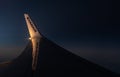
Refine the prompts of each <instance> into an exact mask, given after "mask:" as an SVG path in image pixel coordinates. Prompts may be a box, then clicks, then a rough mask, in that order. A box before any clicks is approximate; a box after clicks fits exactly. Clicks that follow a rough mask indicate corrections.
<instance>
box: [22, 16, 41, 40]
mask: <svg viewBox="0 0 120 77" xmlns="http://www.w3.org/2000/svg"><path fill="white" fill-rule="evenodd" d="M24 17H25V20H26V24H27V27H28V30H29V34H30V38H35V37H41V35H40V33H39V31H38V30H37V28H36V27H35V24H34V23H33V22H32V20H31V18H30V17H29V15H28V14H24Z"/></svg>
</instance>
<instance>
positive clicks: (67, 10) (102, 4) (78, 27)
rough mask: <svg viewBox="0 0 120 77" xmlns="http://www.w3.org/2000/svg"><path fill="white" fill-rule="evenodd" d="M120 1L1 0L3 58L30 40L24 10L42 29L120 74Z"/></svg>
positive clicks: (0, 50)
mask: <svg viewBox="0 0 120 77" xmlns="http://www.w3.org/2000/svg"><path fill="white" fill-rule="evenodd" d="M117 3H119V2H116V3H115V2H113V1H112V0H0V61H6V60H12V59H14V58H16V57H17V56H18V55H20V53H21V52H22V50H23V49H24V48H25V46H26V45H27V43H28V37H29V34H28V31H27V27H26V23H25V20H24V16H23V14H24V13H28V14H29V15H30V16H31V17H32V19H33V20H34V22H35V23H36V24H37V27H38V28H39V30H40V32H41V33H42V34H43V35H44V36H45V37H47V38H48V39H50V40H52V41H53V42H55V43H57V44H58V45H60V46H62V47H64V48H65V49H67V50H70V51H71V52H73V53H75V54H77V55H80V56H81V57H84V58H86V59H88V60H90V61H92V62H95V63H97V64H99V65H102V66H104V67H106V68H108V69H111V70H113V71H115V72H118V73H120V60H119V59H120V56H119V55H120V36H119V35H120V12H119V4H117Z"/></svg>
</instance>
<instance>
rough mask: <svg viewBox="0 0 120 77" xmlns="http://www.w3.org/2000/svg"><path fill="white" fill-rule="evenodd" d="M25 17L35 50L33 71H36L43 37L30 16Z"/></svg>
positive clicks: (33, 51)
mask: <svg viewBox="0 0 120 77" xmlns="http://www.w3.org/2000/svg"><path fill="white" fill-rule="evenodd" d="M24 16H25V20H26V24H27V27H28V31H29V34H30V38H29V40H31V42H32V49H33V50H32V70H33V71H35V70H36V66H37V59H38V53H39V42H40V38H41V35H40V33H39V32H38V30H37V28H36V27H35V25H34V23H33V22H32V20H31V19H30V17H29V15H28V14H24Z"/></svg>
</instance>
